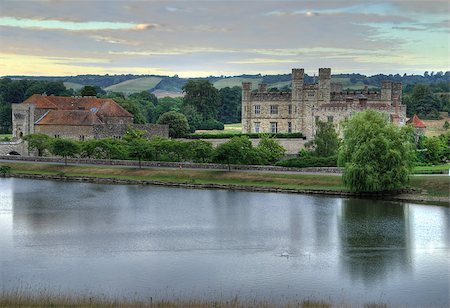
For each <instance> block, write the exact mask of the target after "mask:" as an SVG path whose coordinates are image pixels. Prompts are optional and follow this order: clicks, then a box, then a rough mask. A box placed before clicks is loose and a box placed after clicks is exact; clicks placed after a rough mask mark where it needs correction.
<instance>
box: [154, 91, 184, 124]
mask: <svg viewBox="0 0 450 308" xmlns="http://www.w3.org/2000/svg"><path fill="white" fill-rule="evenodd" d="M182 103H183V101H182V99H181V98H172V97H164V98H161V99H158V104H157V105H156V106H155V109H154V111H153V123H156V121H157V120H158V119H159V117H160V116H161V115H162V114H163V113H166V112H169V111H176V112H180V109H181V105H182Z"/></svg>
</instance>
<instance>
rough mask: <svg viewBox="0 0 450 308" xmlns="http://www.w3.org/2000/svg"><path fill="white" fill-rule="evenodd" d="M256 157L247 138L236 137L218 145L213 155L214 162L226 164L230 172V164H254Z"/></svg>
mask: <svg viewBox="0 0 450 308" xmlns="http://www.w3.org/2000/svg"><path fill="white" fill-rule="evenodd" d="M256 158H257V155H256V153H255V150H254V148H253V146H252V143H251V141H250V139H249V138H248V137H247V136H236V137H233V138H231V139H230V140H229V141H227V142H225V143H222V144H221V145H219V146H218V147H217V148H216V150H215V154H214V161H215V162H218V163H221V164H223V163H226V164H228V170H230V171H231V164H251V163H255V160H256Z"/></svg>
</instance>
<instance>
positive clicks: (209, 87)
mask: <svg viewBox="0 0 450 308" xmlns="http://www.w3.org/2000/svg"><path fill="white" fill-rule="evenodd" d="M183 91H184V92H185V96H184V99H183V105H184V106H189V105H190V106H193V107H194V108H195V109H196V110H197V112H198V113H200V114H201V115H202V116H203V119H204V120H208V119H216V120H217V116H218V107H219V102H220V99H219V91H218V90H217V89H216V88H214V86H213V84H212V83H210V82H209V81H208V80H189V81H188V82H187V83H186V84H185V85H184V87H183Z"/></svg>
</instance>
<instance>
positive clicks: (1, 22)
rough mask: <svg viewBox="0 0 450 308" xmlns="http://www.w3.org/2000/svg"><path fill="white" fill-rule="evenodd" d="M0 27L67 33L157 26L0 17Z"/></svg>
mask: <svg viewBox="0 0 450 308" xmlns="http://www.w3.org/2000/svg"><path fill="white" fill-rule="evenodd" d="M0 26H6V27H17V28H32V29H54V30H67V31H98V30H148V29H152V28H156V27H158V26H159V25H158V24H150V23H140V24H135V23H125V22H110V21H86V22H81V21H69V20H62V19H33V18H16V17H0Z"/></svg>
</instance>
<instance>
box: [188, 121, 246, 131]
mask: <svg viewBox="0 0 450 308" xmlns="http://www.w3.org/2000/svg"><path fill="white" fill-rule="evenodd" d="M224 126H225V127H224V130H218V129H213V130H202V129H199V130H196V131H195V132H196V133H200V134H221V133H236V134H239V133H241V132H242V124H241V123H234V124H225V125H224Z"/></svg>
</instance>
